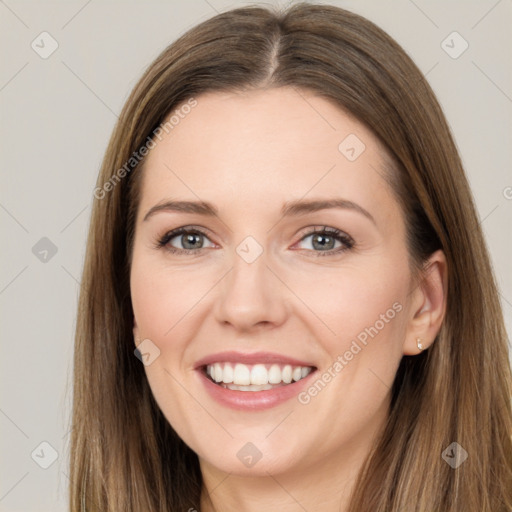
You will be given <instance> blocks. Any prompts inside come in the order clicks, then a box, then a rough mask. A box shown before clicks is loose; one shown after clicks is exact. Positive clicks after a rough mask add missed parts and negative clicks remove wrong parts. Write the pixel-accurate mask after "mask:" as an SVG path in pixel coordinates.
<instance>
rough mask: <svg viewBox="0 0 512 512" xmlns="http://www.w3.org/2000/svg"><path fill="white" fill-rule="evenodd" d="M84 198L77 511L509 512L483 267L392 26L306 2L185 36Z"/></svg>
mask: <svg viewBox="0 0 512 512" xmlns="http://www.w3.org/2000/svg"><path fill="white" fill-rule="evenodd" d="M94 196H95V202H94V208H93V213H92V219H91V226H90V233H89V239H88V246H87V255H86V261H85V266H84V273H83V279H82V290H81V295H80V305H79V312H78V321H77V333H76V351H75V382H74V409H73V433H72V436H73V437H72V446H71V498H70V504H71V509H72V510H76V511H78V510H84V511H85V510H88V511H89V510H102V511H107V510H108V511H118V510H119V511H121V510H123V511H126V510H130V511H153V510H154V511H157V510H158V511H177V510H180V511H181V510H194V509H195V510H201V511H213V510H218V511H220V510H222V511H227V510H273V509H279V510H285V511H288V510H317V511H331V510H337V511H338V510H342V511H354V512H355V511H358V512H362V511H383V512H384V511H386V512H398V511H408V512H410V511H417V512H420V511H421V512H426V511H428V512H430V511H434V510H435V511H443V512H455V511H462V510H464V511H475V512H476V511H478V512H481V511H489V512H491V511H492V512H496V511H505V510H510V509H511V507H512V443H511V432H512V412H511V407H510V397H511V392H512V389H511V372H510V365H509V362H508V352H507V342H506V334H505V329H504V325H503V319H502V314H501V310H500V305H499V301H498V296H497V290H496V284H495V281H494V277H493V275H492V273H491V268H490V264H489V256H488V254H487V251H486V248H485V244H484V240H483V235H482V232H481V229H480V226H479V222H478V219H477V215H476V213H475V207H474V204H473V200H472V196H471V193H470V190H469V187H468V183H467V180H466V177H465V175H464V171H463V169H462V165H461V162H460V159H459V156H458V154H457V150H456V148H455V145H454V142H453V139H452V136H451V134H450V131H449V129H448V126H447V123H446V121H445V119H444V116H443V114H442V111H441V109H440V107H439V105H438V103H437V101H436V99H435V97H434V95H433V93H432V91H431V89H430V87H429V86H428V84H427V82H426V80H425V79H424V77H423V76H422V74H421V73H420V71H419V70H418V69H417V67H416V66H415V65H414V64H413V63H412V61H411V60H410V59H409V58H408V56H407V55H406V54H405V52H404V51H403V50H402V49H401V48H400V47H399V46H398V45H397V43H396V42H395V41H393V40H392V39H391V38H390V37H389V36H388V35H386V34H385V33H384V32H383V31H382V30H380V29H379V28H377V27H376V26H375V25H373V24H372V23H371V22H369V21H367V20H365V19H364V18H362V17H360V16H357V15H355V14H352V13H350V12H347V11H345V10H342V9H339V8H336V7H331V6H320V5H308V4H298V5H295V6H292V7H291V8H289V9H288V10H287V11H285V12H283V13H274V12H271V11H270V10H267V9H264V8H261V7H248V8H241V9H236V10H233V11H230V12H226V13H223V14H220V15H218V16H215V17H214V18H212V19H210V20H208V21H206V22H204V23H202V24H200V25H198V26H197V27H195V28H193V29H191V30H190V31H189V32H187V33H186V34H185V35H184V36H182V37H181V38H180V39H179V40H178V41H176V42H175V43H174V44H172V45H171V46H170V47H168V48H167V49H166V50H165V51H164V52H163V53H162V54H161V55H160V56H159V57H158V58H157V60H156V61H155V62H154V63H153V64H152V65H151V66H150V67H149V68H148V70H147V71H146V72H145V74H144V76H143V77H142V79H141V80H140V81H139V83H138V84H137V86H136V87H135V89H134V90H133V92H132V94H131V96H130V97H129V99H128V101H127V103H126V105H125V107H124V109H123V112H122V114H121V117H120V120H119V122H118V125H117V126H116V128H115V130H114V133H113V135H112V138H111V141H110V145H109V147H108V149H107V152H106V155H105V159H104V162H103V166H102V169H101V172H100V176H99V178H98V184H97V188H96V189H95V192H94ZM318 256H321V257H318Z"/></svg>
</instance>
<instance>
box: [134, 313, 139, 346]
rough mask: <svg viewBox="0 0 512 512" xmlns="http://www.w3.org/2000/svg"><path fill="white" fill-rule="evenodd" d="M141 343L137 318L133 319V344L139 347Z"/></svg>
mask: <svg viewBox="0 0 512 512" xmlns="http://www.w3.org/2000/svg"><path fill="white" fill-rule="evenodd" d="M138 341H139V329H138V327H137V321H136V320H135V316H134V317H133V343H134V344H135V346H137V345H138V343H137V342H138Z"/></svg>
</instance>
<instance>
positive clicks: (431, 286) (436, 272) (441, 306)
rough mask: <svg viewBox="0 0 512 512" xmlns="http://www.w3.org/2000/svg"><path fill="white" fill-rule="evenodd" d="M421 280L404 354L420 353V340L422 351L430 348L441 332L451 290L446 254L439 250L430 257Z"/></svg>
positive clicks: (416, 293)
mask: <svg viewBox="0 0 512 512" xmlns="http://www.w3.org/2000/svg"><path fill="white" fill-rule="evenodd" d="M418 279H419V280H418V282H417V283H416V287H415V289H414V290H413V292H412V294H411V302H410V304H411V309H410V314H411V317H410V318H409V321H408V325H407V331H406V337H405V341H404V345H403V353H404V355H417V354H419V353H420V352H421V350H420V349H419V348H418V345H417V343H418V341H417V340H418V339H420V340H421V344H422V346H423V349H426V348H428V347H430V345H432V343H434V340H435V338H436V336H437V334H438V333H439V330H440V329H441V325H442V323H443V320H444V316H445V313H446V299H447V291H448V290H447V288H448V267H447V263H446V256H445V255H444V252H443V251H441V250H439V251H436V252H434V253H433V254H432V255H431V256H430V258H429V259H428V261H427V263H426V265H425V268H424V269H423V270H422V271H421V274H420V276H419V278H418Z"/></svg>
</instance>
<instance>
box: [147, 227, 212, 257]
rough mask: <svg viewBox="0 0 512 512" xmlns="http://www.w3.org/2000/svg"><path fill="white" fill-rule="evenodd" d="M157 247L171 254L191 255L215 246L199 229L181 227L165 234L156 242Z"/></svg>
mask: <svg viewBox="0 0 512 512" xmlns="http://www.w3.org/2000/svg"><path fill="white" fill-rule="evenodd" d="M205 243H209V245H205ZM157 247H162V248H163V247H165V248H166V249H167V250H169V251H170V252H172V253H182V254H191V253H198V252H199V251H200V250H201V249H205V248H207V247H215V244H214V243H213V242H211V241H210V239H209V238H208V237H207V236H206V234H205V233H203V232H202V231H201V230H200V229H196V228H184V227H182V228H178V229H174V230H172V231H169V232H168V233H166V234H165V235H164V236H163V237H162V238H160V240H158V242H157Z"/></svg>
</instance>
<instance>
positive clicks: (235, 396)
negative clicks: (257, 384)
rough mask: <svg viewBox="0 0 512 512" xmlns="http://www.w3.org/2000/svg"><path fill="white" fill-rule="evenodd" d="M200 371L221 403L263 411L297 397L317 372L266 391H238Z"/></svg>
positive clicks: (203, 379)
mask: <svg viewBox="0 0 512 512" xmlns="http://www.w3.org/2000/svg"><path fill="white" fill-rule="evenodd" d="M198 373H199V376H200V379H201V380H202V381H203V384H204V386H205V387H206V390H207V391H208V393H209V394H210V395H211V396H212V398H213V399H214V400H216V401H217V402H219V403H220V404H222V405H224V406H226V407H230V408H231V409H237V410H241V409H242V410H248V411H261V410H264V409H270V408H271V407H275V406H277V405H279V404H281V403H283V402H286V401H287V400H290V399H291V398H294V397H296V396H297V395H298V394H299V393H300V392H301V390H302V389H303V388H304V387H305V385H306V384H307V382H308V381H309V379H310V378H311V376H312V375H313V374H315V373H316V370H314V371H312V372H311V373H310V374H309V375H308V376H307V377H304V378H303V379H300V380H298V381H297V382H294V383H293V384H287V385H285V386H279V387H277V388H274V389H267V390H264V391H236V390H234V389H228V388H225V387H223V386H219V385H218V384H215V383H214V382H213V381H211V380H210V379H209V378H208V377H207V376H206V375H205V374H204V373H203V371H202V370H198Z"/></svg>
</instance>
